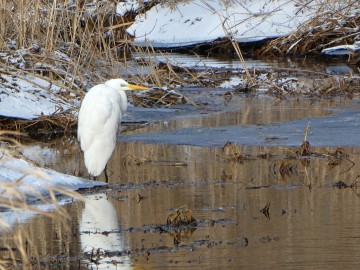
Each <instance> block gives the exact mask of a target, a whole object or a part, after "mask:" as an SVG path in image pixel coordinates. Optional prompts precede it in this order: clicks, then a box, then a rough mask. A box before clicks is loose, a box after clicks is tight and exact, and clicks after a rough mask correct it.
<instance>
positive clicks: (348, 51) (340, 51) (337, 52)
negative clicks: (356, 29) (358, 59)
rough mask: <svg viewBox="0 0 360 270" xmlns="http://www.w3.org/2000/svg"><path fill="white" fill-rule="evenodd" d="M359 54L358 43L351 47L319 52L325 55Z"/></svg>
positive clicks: (333, 48)
mask: <svg viewBox="0 0 360 270" xmlns="http://www.w3.org/2000/svg"><path fill="white" fill-rule="evenodd" d="M358 51H359V52H360V41H356V42H355V43H354V44H352V45H340V46H334V47H330V48H327V49H324V50H322V51H321V53H323V54H326V55H351V54H353V53H355V52H358Z"/></svg>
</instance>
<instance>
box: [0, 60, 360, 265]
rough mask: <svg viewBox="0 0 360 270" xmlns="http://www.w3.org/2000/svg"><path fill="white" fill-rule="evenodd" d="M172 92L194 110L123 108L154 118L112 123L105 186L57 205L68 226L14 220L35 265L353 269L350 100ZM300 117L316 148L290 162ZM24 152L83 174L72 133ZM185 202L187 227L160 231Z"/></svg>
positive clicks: (357, 108) (359, 150)
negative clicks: (119, 126) (192, 222)
mask: <svg viewBox="0 0 360 270" xmlns="http://www.w3.org/2000/svg"><path fill="white" fill-rule="evenodd" d="M220 64H221V63H220ZM207 65H209V63H208V62H207ZM231 65H232V64H231ZM256 65H259V64H258V63H257V64H256ZM291 65H293V64H291ZM231 68H234V66H231ZM181 91H182V92H183V93H184V94H185V95H186V96H187V97H188V98H190V99H191V100H193V101H194V102H196V103H199V104H203V105H201V106H197V107H195V106H191V105H186V104H184V105H176V106H171V107H170V108H158V109H156V108H153V109H140V108H135V107H131V108H129V112H128V115H127V116H126V118H125V119H124V122H125V123H124V124H125V126H126V124H129V123H130V122H131V123H144V122H150V124H147V125H143V124H142V125H141V127H140V128H137V129H135V130H131V129H125V130H124V131H123V132H122V134H121V135H120V136H119V138H118V144H117V146H116V149H115V152H114V155H113V156H112V158H111V160H110V161H109V163H108V174H109V178H110V181H109V188H106V189H102V190H100V191H87V192H86V191H85V192H84V191H83V192H84V196H85V197H86V199H85V200H84V201H77V202H74V203H72V204H68V205H66V206H64V209H65V210H66V211H67V212H68V213H69V215H70V217H71V218H70V220H69V222H66V223H65V224H64V222H61V221H59V220H56V219H50V218H47V217H38V216H37V217H35V218H32V219H30V220H28V221H27V222H26V223H25V224H21V225H18V226H16V227H15V228H14V232H17V231H19V230H20V231H21V233H22V234H23V235H24V239H26V240H27V241H28V242H29V243H31V244H33V246H35V247H36V248H31V249H28V250H27V251H26V254H27V256H28V257H29V258H40V259H41V261H42V264H41V267H40V268H44V269H46V268H47V269H169V268H171V269H173V268H175V269H184V268H187V269H219V268H225V269H239V268H240V269H241V268H244V269H329V268H331V269H337V268H345V269H357V268H358V261H357V254H359V253H360V246H359V245H358V238H359V237H360V227H359V224H360V214H359V213H358V212H359V211H358V209H359V207H360V205H359V204H360V200H359V195H358V194H360V193H359V191H358V189H357V188H356V185H355V183H356V181H357V180H358V175H359V171H360V167H359V166H360V165H359V164H360V140H359V137H358V136H357V134H358V130H359V125H360V122H359V121H360V117H359V116H360V104H359V102H358V101H349V100H342V99H341V98H337V99H335V100H317V101H314V100H309V99H302V98H296V99H292V98H287V99H282V100H280V99H277V98H273V97H269V96H262V95H256V96H248V95H243V94H237V95H234V96H233V98H232V99H231V100H230V101H225V100H224V96H223V94H224V92H226V91H227V90H224V89H200V88H188V89H181ZM309 123H310V129H309V132H308V134H307V140H308V141H309V142H310V150H311V151H312V153H313V155H312V156H311V157H299V156H298V155H297V154H296V152H297V151H299V147H300V145H301V144H302V142H303V140H304V136H305V135H304V131H305V129H306V127H307V125H308V124H309ZM227 142H231V143H232V144H231V146H228V147H227V148H225V147H224V146H225V144H226V143H227ZM336 151H337V152H336ZM23 153H24V155H25V156H26V157H28V158H31V159H32V160H35V161H36V162H37V164H39V165H41V166H46V167H50V168H52V169H54V170H56V171H59V172H63V173H67V174H71V175H77V176H80V177H84V178H87V177H88V174H87V171H86V168H85V167H84V163H83V157H82V153H81V151H80V149H79V145H78V143H77V142H76V138H75V137H72V136H68V137H62V138H55V139H46V140H44V141H43V142H39V141H36V142H31V143H30V144H29V145H27V146H26V147H25V148H24V150H23ZM336 153H337V154H336ZM344 153H345V154H346V156H345V155H344ZM98 180H100V181H104V180H105V179H104V175H100V177H99V178H98ZM89 181H90V180H89ZM341 183H342V186H347V187H344V188H338V187H336V186H341ZM350 185H353V187H352V188H350V187H349V186H350ZM183 206H186V207H188V208H189V209H191V211H192V215H193V217H194V218H195V219H196V221H197V225H196V226H191V227H188V228H182V230H179V229H178V230H176V229H173V228H171V227H169V226H167V225H166V222H167V218H168V216H169V215H171V214H172V213H174V211H175V210H176V209H179V208H181V207H183ZM266 206H268V211H266V210H263V209H265V207H266ZM262 210H263V211H262ZM2 242H3V243H2V246H3V247H4V246H6V245H7V244H9V245H10V246H11V247H13V246H15V245H16V243H15V242H14V241H13V240H11V238H10V239H9V238H8V236H3V237H2ZM0 254H1V255H2V258H6V257H9V256H10V255H9V252H7V251H0Z"/></svg>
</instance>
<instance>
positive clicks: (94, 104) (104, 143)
mask: <svg viewBox="0 0 360 270" xmlns="http://www.w3.org/2000/svg"><path fill="white" fill-rule="evenodd" d="M148 89H149V88H147V87H144V86H138V85H133V84H129V83H127V82H126V81H124V80H123V79H112V80H109V81H106V82H105V83H103V84H98V85H96V86H94V87H92V88H91V89H90V90H89V92H88V93H87V94H86V95H85V98H84V100H83V101H82V104H81V107H80V111H79V115H78V130H77V137H78V141H79V142H80V145H81V150H82V151H84V159H85V166H86V168H87V170H88V172H89V174H91V175H93V176H95V177H96V176H98V175H100V174H101V172H102V171H103V170H104V169H105V167H106V164H107V162H108V161H109V159H110V157H111V155H112V153H113V152H114V149H115V144H116V136H117V133H118V129H119V126H120V123H121V119H122V117H123V115H124V113H125V111H126V110H127V96H126V93H125V91H124V90H148ZM105 177H106V180H107V175H106V170H105Z"/></svg>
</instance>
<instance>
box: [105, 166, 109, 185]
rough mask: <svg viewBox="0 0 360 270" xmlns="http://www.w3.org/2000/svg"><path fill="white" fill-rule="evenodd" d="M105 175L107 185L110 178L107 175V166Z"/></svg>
mask: <svg viewBox="0 0 360 270" xmlns="http://www.w3.org/2000/svg"><path fill="white" fill-rule="evenodd" d="M104 173H105V183H109V177H108V174H107V164H106V165H105V169H104Z"/></svg>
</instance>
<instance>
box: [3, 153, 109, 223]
mask: <svg viewBox="0 0 360 270" xmlns="http://www.w3.org/2000/svg"><path fill="white" fill-rule="evenodd" d="M0 180H1V182H0V193H1V194H2V197H5V198H13V197H14V196H15V197H16V198H19V196H20V195H21V196H22V197H23V196H24V197H25V198H27V202H28V203H29V204H32V205H34V207H36V208H37V209H39V210H42V211H52V210H54V209H55V208H56V207H57V206H58V205H64V204H66V203H70V202H72V199H70V198H69V197H61V199H59V200H58V201H57V203H56V204H44V202H42V201H41V200H40V199H38V198H39V197H40V196H45V197H47V196H49V191H54V192H55V193H57V194H60V193H61V191H62V190H63V189H64V188H65V190H73V191H75V190H78V189H83V188H92V187H96V186H103V185H106V184H105V183H102V182H97V181H90V180H84V179H81V178H78V177H75V176H71V175H66V174H62V173H58V172H55V171H53V170H49V169H44V168H39V167H36V166H33V165H31V164H30V163H29V162H27V161H25V160H22V159H18V158H14V157H10V156H7V155H5V154H4V153H2V159H1V162H0ZM9 184H11V185H10V186H11V189H10V191H14V190H15V191H16V193H19V194H20V195H15V192H9V189H7V188H5V187H6V186H8V187H9ZM56 191H58V192H56ZM14 199H15V198H14ZM34 215H35V213H34V212H31V211H25V210H21V211H16V212H14V211H10V210H8V211H3V212H1V214H0V221H1V222H0V228H1V229H5V228H6V227H11V225H13V224H14V223H16V222H25V221H26V220H27V219H28V218H31V217H33V216H34Z"/></svg>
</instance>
